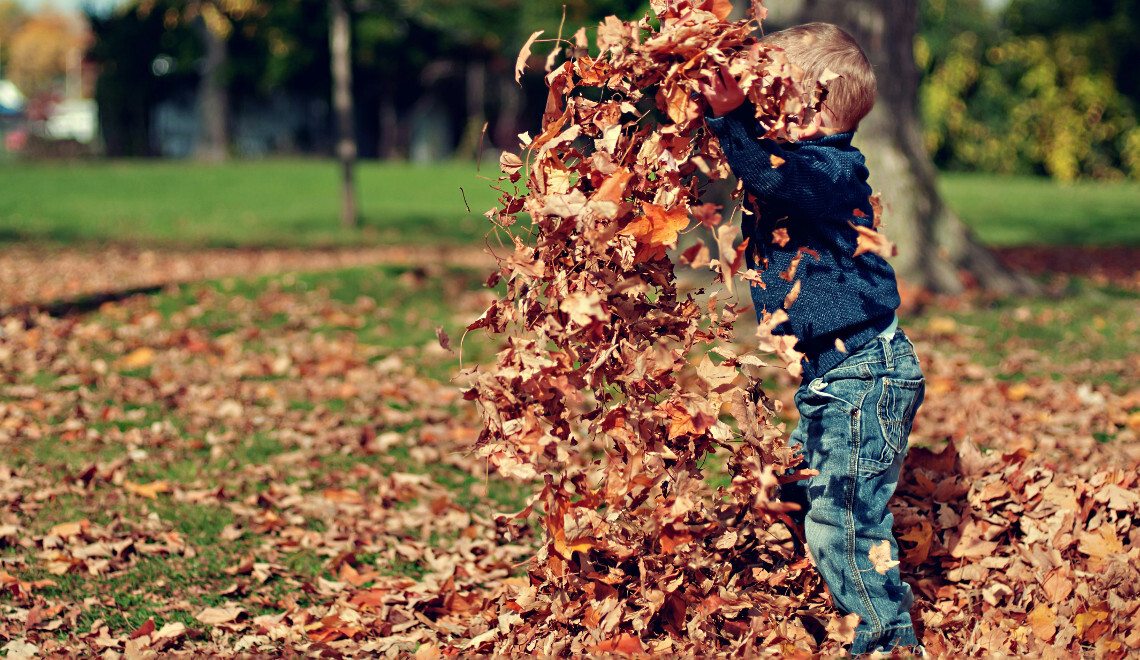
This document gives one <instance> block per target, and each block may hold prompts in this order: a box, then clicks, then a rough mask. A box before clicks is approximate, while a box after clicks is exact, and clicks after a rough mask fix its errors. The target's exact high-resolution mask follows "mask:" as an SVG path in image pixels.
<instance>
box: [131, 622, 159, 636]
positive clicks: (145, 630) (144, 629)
mask: <svg viewBox="0 0 1140 660" xmlns="http://www.w3.org/2000/svg"><path fill="white" fill-rule="evenodd" d="M152 632H154V617H151V618H149V619H147V620H146V621H144V622H143V624H142V625H141V626H139V627H138V629H137V630H135V631H134V632H133V633H131V634H130V637H128V639H138V638H139V637H142V636H143V635H149V634H151V633H152Z"/></svg>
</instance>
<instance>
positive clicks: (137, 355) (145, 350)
mask: <svg viewBox="0 0 1140 660" xmlns="http://www.w3.org/2000/svg"><path fill="white" fill-rule="evenodd" d="M151 362H154V349H153V348H151V347H149V346H143V347H142V348H137V349H135V350H133V351H131V352H130V353H128V354H127V355H126V356H124V357H123V359H122V360H120V361H119V364H120V365H121V366H122V367H123V368H125V369H142V368H143V367H149V366H150V363H151Z"/></svg>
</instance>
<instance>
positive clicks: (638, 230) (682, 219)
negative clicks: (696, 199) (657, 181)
mask: <svg viewBox="0 0 1140 660" xmlns="http://www.w3.org/2000/svg"><path fill="white" fill-rule="evenodd" d="M643 212H644V215H643V216H641V217H639V218H638V219H637V220H635V221H633V222H631V223H630V224H629V225H627V226H626V227H625V229H623V230H622V231H621V233H622V234H627V235H630V236H633V237H634V238H636V239H637V240H638V241H639V242H641V243H643V244H645V245H648V246H655V245H667V246H673V245H676V243H677V234H678V233H679V232H681V231H683V230H684V229H685V227H687V226H689V209H688V207H687V206H683V205H682V206H676V207H674V208H672V209H665V208H663V207H660V206H657V205H656V204H649V203H646V204H644V205H643Z"/></svg>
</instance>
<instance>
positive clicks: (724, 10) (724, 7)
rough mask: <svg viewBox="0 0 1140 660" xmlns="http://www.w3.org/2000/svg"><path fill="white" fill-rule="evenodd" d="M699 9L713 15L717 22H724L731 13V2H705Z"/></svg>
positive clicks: (726, 0) (713, 0) (716, 0)
mask: <svg viewBox="0 0 1140 660" xmlns="http://www.w3.org/2000/svg"><path fill="white" fill-rule="evenodd" d="M701 9H703V10H705V11H707V12H711V13H713V14H714V15H715V16H716V18H717V20H718V21H725V20H728V16H729V14H731V13H732V0H705V3H704V4H703V5H701Z"/></svg>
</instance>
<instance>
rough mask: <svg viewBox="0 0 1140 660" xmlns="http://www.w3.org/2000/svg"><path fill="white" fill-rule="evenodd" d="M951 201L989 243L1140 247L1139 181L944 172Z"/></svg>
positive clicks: (944, 184) (944, 191) (942, 185)
mask: <svg viewBox="0 0 1140 660" xmlns="http://www.w3.org/2000/svg"><path fill="white" fill-rule="evenodd" d="M939 188H940V190H941V191H942V195H943V196H944V198H945V200H946V202H947V204H949V205H950V207H951V208H952V209H954V210H955V211H956V212H957V213H958V215H959V216H960V217H961V218H962V220H963V221H964V222H965V223H966V224H968V225H970V227H972V228H973V229H974V230H975V231H976V232H977V234H978V236H979V237H980V238H981V239H982V241H984V242H985V243H988V244H990V245H995V246H1013V245H1132V246H1140V223H1137V222H1136V213H1137V210H1138V209H1140V184H1137V183H1110V182H1098V181H1087V182H1081V183H1074V184H1060V183H1056V182H1054V181H1051V180H1049V179H1044V178H1039V177H1025V176H1022V177H1008V176H997V175H990V174H960V173H947V174H943V175H942V177H941V179H940V180H939Z"/></svg>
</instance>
